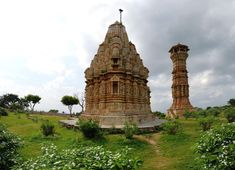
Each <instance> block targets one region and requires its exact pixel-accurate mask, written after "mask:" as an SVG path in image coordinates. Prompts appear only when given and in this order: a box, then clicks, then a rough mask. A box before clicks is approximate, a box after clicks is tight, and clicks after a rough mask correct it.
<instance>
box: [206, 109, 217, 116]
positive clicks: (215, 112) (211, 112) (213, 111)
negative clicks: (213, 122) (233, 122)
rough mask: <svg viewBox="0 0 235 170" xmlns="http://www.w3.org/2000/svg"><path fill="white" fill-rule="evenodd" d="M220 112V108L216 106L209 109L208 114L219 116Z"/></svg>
mask: <svg viewBox="0 0 235 170" xmlns="http://www.w3.org/2000/svg"><path fill="white" fill-rule="evenodd" d="M219 114H220V110H219V109H216V108H210V109H208V110H207V115H209V116H218V115H219Z"/></svg>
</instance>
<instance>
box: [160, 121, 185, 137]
mask: <svg viewBox="0 0 235 170" xmlns="http://www.w3.org/2000/svg"><path fill="white" fill-rule="evenodd" d="M162 129H163V131H164V132H166V133H167V134H169V135H175V134H176V133H179V132H181V131H182V125H181V124H180V122H179V121H177V120H173V121H168V122H165V123H164V124H163V125H162Z"/></svg>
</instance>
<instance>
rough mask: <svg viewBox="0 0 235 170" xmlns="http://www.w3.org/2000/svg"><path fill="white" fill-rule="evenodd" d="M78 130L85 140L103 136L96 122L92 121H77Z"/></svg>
mask: <svg viewBox="0 0 235 170" xmlns="http://www.w3.org/2000/svg"><path fill="white" fill-rule="evenodd" d="M77 124H78V125H79V128H80V130H81V132H82V134H83V136H84V137H86V138H90V139H91V138H100V137H102V136H103V134H102V131H101V128H100V126H99V124H98V123H97V122H95V121H94V120H91V119H90V120H88V121H87V120H81V119H80V120H79V121H78V122H77Z"/></svg>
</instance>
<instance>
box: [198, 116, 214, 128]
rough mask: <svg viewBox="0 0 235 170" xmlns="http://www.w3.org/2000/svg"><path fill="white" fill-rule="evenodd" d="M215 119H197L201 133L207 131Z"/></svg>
mask: <svg viewBox="0 0 235 170" xmlns="http://www.w3.org/2000/svg"><path fill="white" fill-rule="evenodd" d="M214 121H215V118H214V117H213V116H208V117H203V118H200V119H199V125H200V126H201V128H202V130H203V131H207V130H209V129H210V128H211V127H212V124H213V123H214Z"/></svg>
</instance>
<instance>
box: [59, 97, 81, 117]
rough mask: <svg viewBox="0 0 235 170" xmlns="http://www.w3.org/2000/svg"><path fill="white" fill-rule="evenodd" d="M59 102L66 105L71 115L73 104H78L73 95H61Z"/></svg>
mask: <svg viewBox="0 0 235 170" xmlns="http://www.w3.org/2000/svg"><path fill="white" fill-rule="evenodd" d="M61 102H62V103H63V104H64V105H66V106H68V109H69V113H70V115H72V109H73V105H76V104H78V103H79V100H78V99H77V98H76V97H74V96H63V97H62V99H61Z"/></svg>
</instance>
